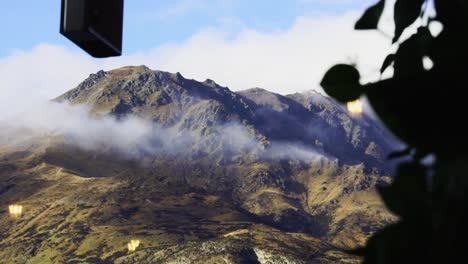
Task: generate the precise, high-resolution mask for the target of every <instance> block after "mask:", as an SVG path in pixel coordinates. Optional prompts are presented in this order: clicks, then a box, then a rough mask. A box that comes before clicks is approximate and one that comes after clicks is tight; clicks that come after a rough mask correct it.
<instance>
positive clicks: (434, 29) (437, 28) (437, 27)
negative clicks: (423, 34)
mask: <svg viewBox="0 0 468 264" xmlns="http://www.w3.org/2000/svg"><path fill="white" fill-rule="evenodd" d="M443 30H444V25H442V23H440V22H439V21H432V22H431V23H429V31H431V34H432V36H433V37H437V36H439V34H440V33H442V31H443Z"/></svg>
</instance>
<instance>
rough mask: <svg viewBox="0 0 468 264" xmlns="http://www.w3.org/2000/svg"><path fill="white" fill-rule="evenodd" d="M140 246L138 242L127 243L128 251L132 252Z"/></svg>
mask: <svg viewBox="0 0 468 264" xmlns="http://www.w3.org/2000/svg"><path fill="white" fill-rule="evenodd" d="M139 246H140V240H131V241H130V243H128V251H130V252H134V251H135V250H136V249H137V248H138V247H139Z"/></svg>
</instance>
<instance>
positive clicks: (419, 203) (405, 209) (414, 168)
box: [378, 162, 429, 218]
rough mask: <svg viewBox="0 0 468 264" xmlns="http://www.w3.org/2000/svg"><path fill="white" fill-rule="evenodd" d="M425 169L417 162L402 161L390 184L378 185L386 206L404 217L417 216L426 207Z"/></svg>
mask: <svg viewBox="0 0 468 264" xmlns="http://www.w3.org/2000/svg"><path fill="white" fill-rule="evenodd" d="M426 173H427V169H426V168H425V167H423V166H422V165H421V164H419V163H418V162H411V163H404V164H401V165H400V166H399V168H398V172H397V176H396V177H395V179H394V181H393V183H392V185H391V186H379V187H378V190H379V193H380V194H381V195H382V199H383V200H384V201H385V204H386V205H387V206H388V208H389V209H390V210H391V211H392V212H394V213H395V214H397V215H399V216H401V217H403V218H405V217H409V216H415V215H416V216H418V215H420V214H421V213H422V212H424V210H425V209H426V205H427V204H428V202H427V199H428V198H429V196H428V194H427V183H426Z"/></svg>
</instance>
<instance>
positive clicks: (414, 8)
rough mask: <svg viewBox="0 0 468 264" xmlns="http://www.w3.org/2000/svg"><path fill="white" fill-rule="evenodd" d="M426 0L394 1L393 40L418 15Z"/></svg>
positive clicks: (397, 37)
mask: <svg viewBox="0 0 468 264" xmlns="http://www.w3.org/2000/svg"><path fill="white" fill-rule="evenodd" d="M425 1H426V0H397V1H396V3H395V12H394V14H393V16H394V20H395V36H394V38H393V42H394V43H395V42H397V41H398V40H399V39H400V36H401V34H402V33H403V31H404V30H405V29H406V28H407V27H408V26H409V25H411V24H413V22H414V21H415V20H416V19H417V18H418V17H419V14H420V13H421V7H422V5H423V3H424V2H425Z"/></svg>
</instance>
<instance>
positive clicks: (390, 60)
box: [380, 54, 395, 74]
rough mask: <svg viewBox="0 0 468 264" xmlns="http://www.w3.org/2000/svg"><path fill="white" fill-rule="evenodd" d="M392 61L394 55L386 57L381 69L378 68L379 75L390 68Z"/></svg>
mask: <svg viewBox="0 0 468 264" xmlns="http://www.w3.org/2000/svg"><path fill="white" fill-rule="evenodd" d="M394 61H395V54H390V55H388V56H387V57H386V58H385V60H384V62H383V64H382V67H381V68H380V73H381V74H382V73H384V71H385V70H386V69H387V68H388V67H390V65H392V63H393V62H394Z"/></svg>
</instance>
